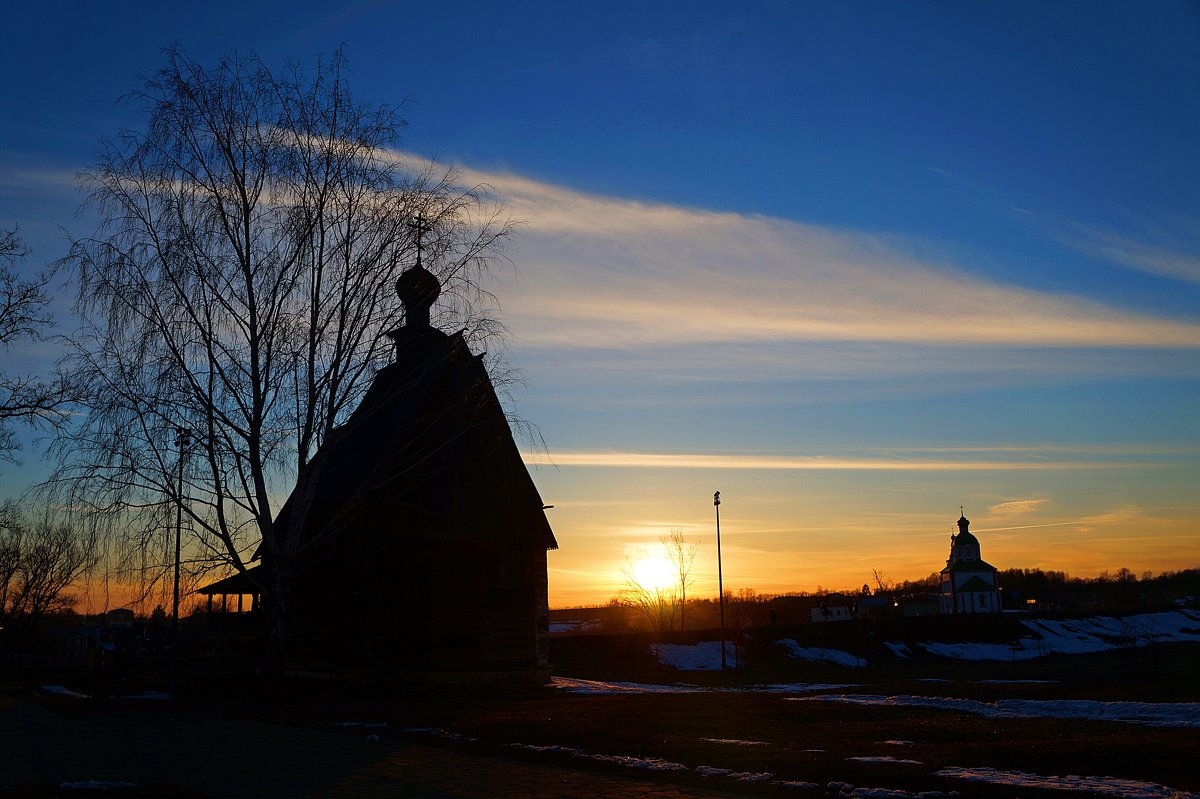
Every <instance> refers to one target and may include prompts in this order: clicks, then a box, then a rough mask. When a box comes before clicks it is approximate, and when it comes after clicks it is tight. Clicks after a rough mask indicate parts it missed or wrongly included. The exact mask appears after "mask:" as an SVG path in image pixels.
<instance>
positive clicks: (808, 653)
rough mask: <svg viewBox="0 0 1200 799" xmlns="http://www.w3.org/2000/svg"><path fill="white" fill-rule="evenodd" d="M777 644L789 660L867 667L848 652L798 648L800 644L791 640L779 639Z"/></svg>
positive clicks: (861, 659) (864, 662) (810, 647)
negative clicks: (785, 651) (785, 652)
mask: <svg viewBox="0 0 1200 799" xmlns="http://www.w3.org/2000/svg"><path fill="white" fill-rule="evenodd" d="M779 644H780V645H782V646H783V647H784V648H785V649H787V650H788V651H787V655H788V657H791V658H800V659H802V660H814V661H817V662H820V663H836V664H837V665H839V666H850V667H851V668H861V667H862V666H865V665H867V661H866V660H865V659H863V658H860V657H856V656H854V655H851V654H850V653H849V652H843V651H841V650H840V649H825V648H823V647H813V646H800V644H798V643H796V642H795V641H794V640H792V639H791V638H780V639H779Z"/></svg>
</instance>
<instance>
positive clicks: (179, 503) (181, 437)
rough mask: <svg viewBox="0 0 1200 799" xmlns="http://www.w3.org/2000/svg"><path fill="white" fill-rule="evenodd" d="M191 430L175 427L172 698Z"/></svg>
mask: <svg viewBox="0 0 1200 799" xmlns="http://www.w3.org/2000/svg"><path fill="white" fill-rule="evenodd" d="M191 437H192V434H191V431H190V430H188V429H186V428H184V427H176V428H175V446H177V447H178V448H179V483H178V492H179V493H178V494H176V497H175V499H176V501H175V593H174V598H173V599H172V601H171V698H172V699H174V698H175V696H176V691H177V689H178V687H179V559H180V558H179V555H180V543H179V540H180V538H181V537H182V535H183V461H184V453H185V452H186V451H187V447H188V444H189V443H190V442H191Z"/></svg>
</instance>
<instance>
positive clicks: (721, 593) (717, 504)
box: [713, 491, 725, 673]
mask: <svg viewBox="0 0 1200 799" xmlns="http://www.w3.org/2000/svg"><path fill="white" fill-rule="evenodd" d="M713 508H714V509H715V510H716V512H717V595H718V598H719V600H720V603H721V672H722V673H724V671H725V581H724V579H723V577H722V575H721V492H720V491H717V492H715V493H714V494H713Z"/></svg>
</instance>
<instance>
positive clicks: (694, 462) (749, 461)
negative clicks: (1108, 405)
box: [524, 451, 1154, 501]
mask: <svg viewBox="0 0 1200 799" xmlns="http://www.w3.org/2000/svg"><path fill="white" fill-rule="evenodd" d="M524 457H525V463H527V464H530V465H535V464H552V465H555V466H600V467H634V468H652V469H775V470H796V469H809V470H826V471H846V470H863V471H879V470H887V471H1012V470H1029V471H1047V470H1063V469H1070V470H1077V469H1084V470H1087V469H1113V468H1121V469H1129V468H1149V467H1152V466H1153V465H1154V464H1150V463H1130V462H1128V461H1121V462H1120V463H1114V462H1099V461H1048V460H1030V461H1016V460H1007V461H1001V460H990V461H989V460H958V459H949V458H947V459H940V460H938V459H902V458H879V457H874V458H872V457H862V458H847V457H826V456H821V455H814V456H806V455H791V456H786V455H737V454H734V455H726V454H704V453H654V452H609V451H589V452H585V451H567V452H559V451H556V452H555V453H554V454H553V455H547V454H544V453H527V454H526V455H525V456H524ZM1031 501H1032V500H1031Z"/></svg>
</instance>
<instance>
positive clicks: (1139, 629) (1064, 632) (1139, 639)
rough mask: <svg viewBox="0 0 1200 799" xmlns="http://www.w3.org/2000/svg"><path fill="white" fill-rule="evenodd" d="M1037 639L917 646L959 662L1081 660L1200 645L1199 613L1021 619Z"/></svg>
mask: <svg viewBox="0 0 1200 799" xmlns="http://www.w3.org/2000/svg"><path fill="white" fill-rule="evenodd" d="M1021 624H1022V625H1024V626H1025V627H1026V628H1027V629H1028V630H1029V631H1030V632H1031V633H1033V635H1032V636H1026V637H1024V638H1020V639H1018V640H1017V641H1014V642H1012V643H1007V644H979V643H940V642H928V643H923V644H917V646H919V647H921V648H922V649H924V650H925V651H926V652H928V653H930V654H931V655H940V656H942V657H949V658H955V659H958V660H1032V659H1033V658H1038V657H1043V656H1045V655H1081V654H1089V653H1093V652H1104V651H1106V650H1110V649H1122V648H1129V647H1137V646H1148V645H1150V644H1157V643H1167V642H1176V641H1200V613H1198V612H1196V611H1193V610H1186V609H1180V610H1168V611H1162V612H1159V613H1141V614H1137V615H1133V616H1122V617H1121V618H1116V617H1113V616H1090V617H1088V618H1085V619H1021Z"/></svg>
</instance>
